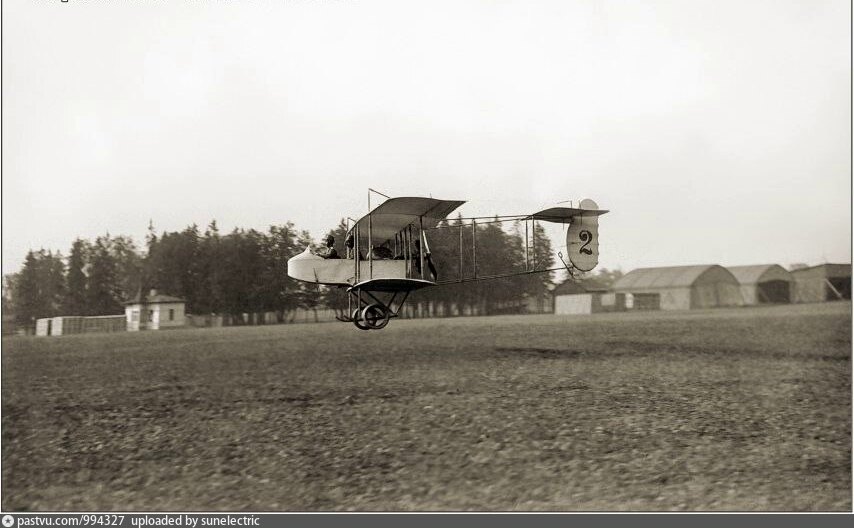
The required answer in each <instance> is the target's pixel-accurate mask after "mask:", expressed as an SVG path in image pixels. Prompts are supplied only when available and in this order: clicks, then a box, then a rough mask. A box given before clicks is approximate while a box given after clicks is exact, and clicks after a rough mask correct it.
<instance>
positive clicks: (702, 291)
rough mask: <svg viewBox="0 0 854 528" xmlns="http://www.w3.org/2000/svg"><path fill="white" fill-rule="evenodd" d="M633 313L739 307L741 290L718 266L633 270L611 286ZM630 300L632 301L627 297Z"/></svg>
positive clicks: (731, 277)
mask: <svg viewBox="0 0 854 528" xmlns="http://www.w3.org/2000/svg"><path fill="white" fill-rule="evenodd" d="M614 290H615V291H616V292H617V293H623V294H625V295H626V296H627V302H628V300H629V298H630V299H631V306H632V308H633V309H635V310H689V309H695V308H714V307H719V306H741V305H742V304H744V300H743V299H742V297H741V288H740V286H739V284H738V281H737V280H736V278H735V277H734V276H733V274H732V273H730V272H729V271H727V269H726V268H724V267H722V266H718V265H717V264H705V265H699V266H669V267H663V268H640V269H636V270H632V271H630V272H629V273H627V274H626V275H624V276H623V277H620V279H619V280H617V282H616V283H615V284H614ZM629 296H631V297H629Z"/></svg>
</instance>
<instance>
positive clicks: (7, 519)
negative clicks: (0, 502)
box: [3, 515, 15, 528]
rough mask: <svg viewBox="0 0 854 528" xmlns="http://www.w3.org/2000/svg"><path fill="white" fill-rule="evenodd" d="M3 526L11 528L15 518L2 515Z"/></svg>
mask: <svg viewBox="0 0 854 528" xmlns="http://www.w3.org/2000/svg"><path fill="white" fill-rule="evenodd" d="M3 526H5V527H6V528H12V526H15V518H14V517H12V516H11V515H4V516H3Z"/></svg>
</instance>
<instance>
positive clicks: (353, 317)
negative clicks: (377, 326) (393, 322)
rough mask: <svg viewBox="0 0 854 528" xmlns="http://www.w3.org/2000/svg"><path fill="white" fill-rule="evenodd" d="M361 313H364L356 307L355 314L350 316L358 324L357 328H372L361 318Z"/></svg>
mask: <svg viewBox="0 0 854 528" xmlns="http://www.w3.org/2000/svg"><path fill="white" fill-rule="evenodd" d="M361 315H362V314H360V313H359V309H358V308H356V309H355V310H353V314H352V315H351V316H350V319H351V320H352V321H353V324H354V325H356V328H358V329H359V330H370V329H371V327H370V326H368V325H366V324H365V323H364V322H363V321H361V320H360V316H361Z"/></svg>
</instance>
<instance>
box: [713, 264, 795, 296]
mask: <svg viewBox="0 0 854 528" xmlns="http://www.w3.org/2000/svg"><path fill="white" fill-rule="evenodd" d="M727 269H728V270H729V271H730V273H732V274H733V275H734V276H735V278H736V280H737V281H738V283H739V285H740V286H741V296H742V297H743V298H744V304H769V303H789V302H791V299H792V295H791V286H792V275H791V274H790V273H789V272H788V271H786V269H785V268H783V267H782V266H780V265H778V264H760V265H756V266H729V267H728V268H727Z"/></svg>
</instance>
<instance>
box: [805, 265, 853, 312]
mask: <svg viewBox="0 0 854 528" xmlns="http://www.w3.org/2000/svg"><path fill="white" fill-rule="evenodd" d="M791 275H792V279H793V286H794V288H793V289H794V295H793V298H794V302H799V303H806V302H824V301H835V300H841V299H851V264H820V265H818V266H813V267H811V268H804V269H798V270H794V271H792V272H791Z"/></svg>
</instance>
